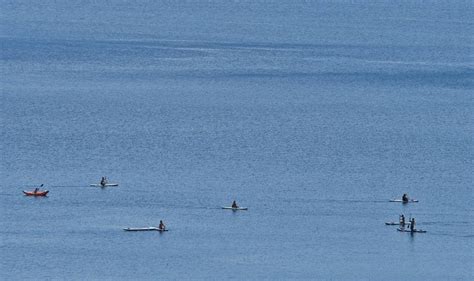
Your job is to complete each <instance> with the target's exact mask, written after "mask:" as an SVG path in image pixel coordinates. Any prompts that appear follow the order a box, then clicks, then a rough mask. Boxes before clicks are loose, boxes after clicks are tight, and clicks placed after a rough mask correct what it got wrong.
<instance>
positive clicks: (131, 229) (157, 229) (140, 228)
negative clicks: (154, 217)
mask: <svg viewBox="0 0 474 281" xmlns="http://www.w3.org/2000/svg"><path fill="white" fill-rule="evenodd" d="M123 230H125V231H160V232H163V231H168V229H159V228H158V227H154V226H150V227H127V228H124V229H123Z"/></svg>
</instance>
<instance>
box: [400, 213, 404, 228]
mask: <svg viewBox="0 0 474 281" xmlns="http://www.w3.org/2000/svg"><path fill="white" fill-rule="evenodd" d="M400 227H401V228H404V227H405V216H404V215H403V214H402V215H400Z"/></svg>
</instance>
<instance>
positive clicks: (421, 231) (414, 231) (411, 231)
mask: <svg viewBox="0 0 474 281" xmlns="http://www.w3.org/2000/svg"><path fill="white" fill-rule="evenodd" d="M397 230H398V231H400V232H410V233H426V230H422V229H413V230H410V229H403V228H397Z"/></svg>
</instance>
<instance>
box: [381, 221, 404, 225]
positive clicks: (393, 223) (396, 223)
mask: <svg viewBox="0 0 474 281" xmlns="http://www.w3.org/2000/svg"><path fill="white" fill-rule="evenodd" d="M385 224H386V225H400V223H399V222H393V221H392V222H386V223H385ZM405 225H410V223H409V222H406V223H405Z"/></svg>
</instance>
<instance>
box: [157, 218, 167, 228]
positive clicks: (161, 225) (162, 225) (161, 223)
mask: <svg viewBox="0 0 474 281" xmlns="http://www.w3.org/2000/svg"><path fill="white" fill-rule="evenodd" d="M158 229H159V230H166V225H165V224H164V223H163V221H162V220H160V225H159V226H158Z"/></svg>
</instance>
